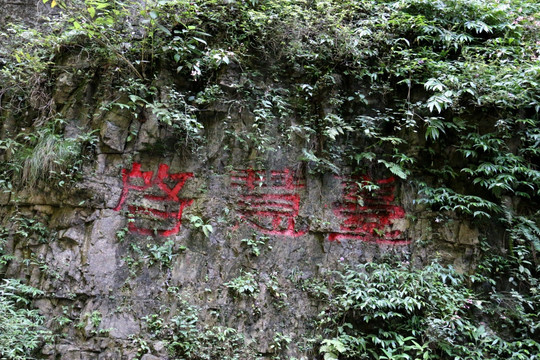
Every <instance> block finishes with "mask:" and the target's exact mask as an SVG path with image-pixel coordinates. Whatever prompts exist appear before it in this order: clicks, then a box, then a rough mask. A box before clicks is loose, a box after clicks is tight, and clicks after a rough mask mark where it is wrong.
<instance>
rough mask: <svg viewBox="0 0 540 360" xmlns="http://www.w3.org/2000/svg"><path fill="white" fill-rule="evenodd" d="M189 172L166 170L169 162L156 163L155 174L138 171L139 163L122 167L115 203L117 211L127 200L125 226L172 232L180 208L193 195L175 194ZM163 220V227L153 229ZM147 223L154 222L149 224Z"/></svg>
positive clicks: (177, 224)
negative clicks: (180, 195)
mask: <svg viewBox="0 0 540 360" xmlns="http://www.w3.org/2000/svg"><path fill="white" fill-rule="evenodd" d="M191 177H193V173H174V174H170V173H169V166H168V165H165V164H160V165H159V168H158V171H157V174H156V175H155V176H154V172H153V171H141V164H140V163H133V166H132V169H131V170H128V169H122V182H123V189H122V194H121V195H120V200H119V201H118V205H117V206H116V208H115V209H114V210H116V211H119V210H120V209H122V207H123V206H124V205H126V203H127V205H126V206H127V210H128V212H129V213H130V214H132V215H133V216H134V221H132V222H130V223H129V225H128V229H129V230H130V231H131V232H136V233H139V234H143V235H151V234H154V233H157V234H158V235H160V236H171V235H175V234H177V233H178V231H180V227H181V225H182V212H183V211H184V208H186V207H187V206H190V205H191V204H192V203H193V199H184V198H180V197H178V193H179V192H180V190H182V187H183V186H184V184H185V183H186V181H187V180H188V179H189V178H191ZM163 223H167V225H168V227H167V228H166V229H157V228H159V227H162V226H163ZM150 225H155V226H153V227H150Z"/></svg>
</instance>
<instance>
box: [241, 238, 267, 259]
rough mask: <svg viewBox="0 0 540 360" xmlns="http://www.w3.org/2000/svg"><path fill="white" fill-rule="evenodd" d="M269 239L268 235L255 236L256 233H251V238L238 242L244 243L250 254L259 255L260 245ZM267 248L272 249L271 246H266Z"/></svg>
mask: <svg viewBox="0 0 540 360" xmlns="http://www.w3.org/2000/svg"><path fill="white" fill-rule="evenodd" d="M268 240H269V237H268V236H259V237H258V236H257V234H253V236H252V237H251V238H247V239H242V240H240V242H241V243H242V245H245V246H246V247H247V248H248V249H249V252H250V254H252V255H254V256H259V255H261V247H262V246H264V245H265V244H266V243H267V242H268ZM268 249H270V250H272V247H271V246H268Z"/></svg>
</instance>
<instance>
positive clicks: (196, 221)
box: [189, 215, 214, 237]
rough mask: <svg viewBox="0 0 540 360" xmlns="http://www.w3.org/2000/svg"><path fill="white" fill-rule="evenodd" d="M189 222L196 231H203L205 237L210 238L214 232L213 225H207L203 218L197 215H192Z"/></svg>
mask: <svg viewBox="0 0 540 360" xmlns="http://www.w3.org/2000/svg"><path fill="white" fill-rule="evenodd" d="M189 222H190V223H191V225H192V226H193V227H194V228H195V229H201V230H202V232H203V234H204V236H206V237H210V234H211V233H213V232H214V228H213V226H212V225H211V224H207V223H205V222H204V220H203V219H202V218H200V217H199V216H196V215H191V216H190V218H189Z"/></svg>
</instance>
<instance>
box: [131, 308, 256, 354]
mask: <svg viewBox="0 0 540 360" xmlns="http://www.w3.org/2000/svg"><path fill="white" fill-rule="evenodd" d="M162 310H163V311H161V312H160V314H151V315H148V316H146V317H144V318H143V320H144V321H145V323H146V326H147V328H148V330H149V331H150V333H151V334H152V338H154V339H158V340H160V341H163V342H164V343H165V345H166V347H167V349H168V350H169V354H170V355H171V356H172V357H174V358H175V359H189V360H212V359H225V360H237V359H245V358H253V356H254V355H253V354H252V353H251V350H250V349H249V348H248V347H247V346H246V344H245V339H244V337H243V336H242V335H241V334H239V333H238V332H237V331H236V330H235V329H232V328H228V327H222V326H209V325H205V324H201V323H200V321H199V315H198V309H197V308H196V307H194V306H193V305H191V304H189V303H188V302H186V301H184V300H182V301H181V302H180V304H179V306H178V308H177V310H176V311H175V312H174V313H171V314H169V311H168V310H167V309H162ZM139 343H140V341H139Z"/></svg>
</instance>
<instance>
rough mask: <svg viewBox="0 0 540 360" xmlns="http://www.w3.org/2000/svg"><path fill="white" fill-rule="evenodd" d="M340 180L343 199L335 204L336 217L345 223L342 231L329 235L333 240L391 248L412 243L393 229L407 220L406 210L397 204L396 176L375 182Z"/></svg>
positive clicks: (364, 179) (399, 231)
mask: <svg viewBox="0 0 540 360" xmlns="http://www.w3.org/2000/svg"><path fill="white" fill-rule="evenodd" d="M340 179H341V185H342V187H343V198H342V201H340V202H337V203H335V204H334V214H335V215H336V216H337V217H339V218H340V219H342V222H341V224H340V229H339V231H337V232H334V233H331V234H330V235H329V237H328V239H329V240H330V241H336V240H337V241H339V240H342V239H352V240H361V241H367V242H376V243H379V244H391V245H407V244H409V243H410V240H408V239H406V238H405V237H404V235H403V233H402V231H401V230H392V229H391V228H392V224H393V223H394V222H395V221H396V220H397V219H403V218H404V217H405V210H403V208H402V207H400V206H398V205H395V204H393V202H394V191H395V180H394V178H393V177H390V178H387V179H381V180H377V181H374V182H373V181H370V179H369V178H368V177H367V176H362V177H354V178H340Z"/></svg>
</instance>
